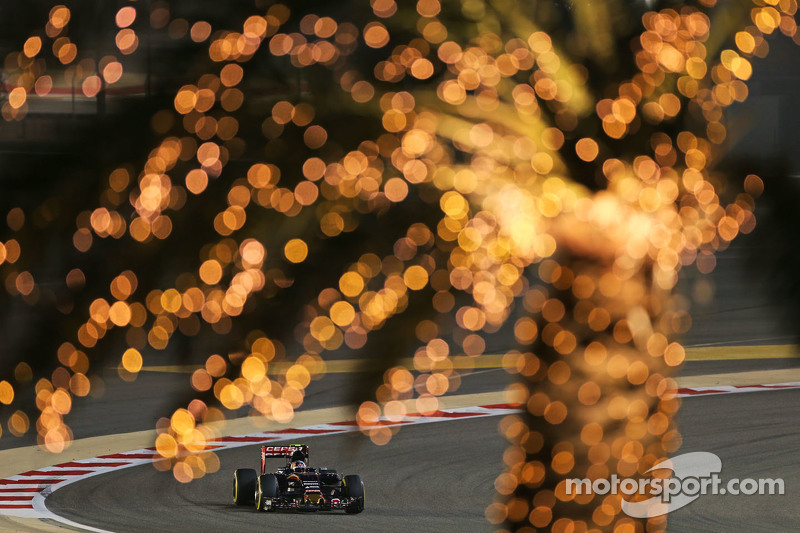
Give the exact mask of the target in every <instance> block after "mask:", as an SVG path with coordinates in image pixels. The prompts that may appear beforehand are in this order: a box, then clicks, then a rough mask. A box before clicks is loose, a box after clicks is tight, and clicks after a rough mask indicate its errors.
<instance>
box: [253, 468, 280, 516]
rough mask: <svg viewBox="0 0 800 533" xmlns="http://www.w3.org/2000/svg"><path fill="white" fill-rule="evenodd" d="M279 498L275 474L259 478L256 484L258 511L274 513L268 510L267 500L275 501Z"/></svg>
mask: <svg viewBox="0 0 800 533" xmlns="http://www.w3.org/2000/svg"><path fill="white" fill-rule="evenodd" d="M277 497H278V478H277V477H275V474H263V475H260V476H258V482H257V483H256V511H267V510H270V511H272V510H273V509H267V507H266V501H265V500H267V499H269V500H273V499H275V498H277Z"/></svg>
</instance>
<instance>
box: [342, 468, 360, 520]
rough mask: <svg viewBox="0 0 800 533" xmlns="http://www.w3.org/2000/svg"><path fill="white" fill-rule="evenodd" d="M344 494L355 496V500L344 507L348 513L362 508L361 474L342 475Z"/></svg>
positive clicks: (355, 512)
mask: <svg viewBox="0 0 800 533" xmlns="http://www.w3.org/2000/svg"><path fill="white" fill-rule="evenodd" d="M342 484H343V485H344V495H345V496H346V497H348V498H356V501H355V502H354V503H352V504H350V505H348V506H347V508H345V510H344V511H345V512H346V513H349V514H357V513H360V512H361V511H363V510H364V482H363V481H362V480H361V476H357V475H351V476H344V482H343V483H342Z"/></svg>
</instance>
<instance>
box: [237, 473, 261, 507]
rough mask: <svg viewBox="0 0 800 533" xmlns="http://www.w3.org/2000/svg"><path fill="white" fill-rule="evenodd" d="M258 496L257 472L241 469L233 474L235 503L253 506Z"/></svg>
mask: <svg viewBox="0 0 800 533" xmlns="http://www.w3.org/2000/svg"><path fill="white" fill-rule="evenodd" d="M255 495H256V471H255V470H253V469H252V468H239V469H237V470H236V472H234V473H233V503H235V504H236V505H253V504H254V503H255V500H256V498H255Z"/></svg>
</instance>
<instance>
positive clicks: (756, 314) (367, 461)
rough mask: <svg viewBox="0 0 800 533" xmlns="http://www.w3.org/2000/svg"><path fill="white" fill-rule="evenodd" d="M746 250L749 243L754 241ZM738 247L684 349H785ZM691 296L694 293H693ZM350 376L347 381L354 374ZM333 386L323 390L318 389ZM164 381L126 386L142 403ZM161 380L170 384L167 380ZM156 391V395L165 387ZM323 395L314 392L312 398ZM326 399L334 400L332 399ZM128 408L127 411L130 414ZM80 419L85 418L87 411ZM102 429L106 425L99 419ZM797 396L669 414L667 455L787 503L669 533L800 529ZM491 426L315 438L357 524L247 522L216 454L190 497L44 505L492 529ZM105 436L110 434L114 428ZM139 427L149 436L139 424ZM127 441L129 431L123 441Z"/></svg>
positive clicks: (341, 527) (95, 486) (146, 476)
mask: <svg viewBox="0 0 800 533" xmlns="http://www.w3.org/2000/svg"><path fill="white" fill-rule="evenodd" d="M751 242H752V241H751ZM737 255H738V254H737V250H736V248H732V249H731V250H729V251H727V252H725V253H722V254H720V256H719V258H718V266H717V270H716V271H715V273H714V275H713V281H714V282H715V291H714V293H713V295H712V296H711V297H710V298H709V299H708V300H707V302H706V303H705V304H699V305H696V306H695V308H694V310H693V316H694V327H693V329H692V331H690V332H689V334H688V335H687V336H686V338H685V339H684V342H685V343H686V344H687V345H690V346H691V345H724V344H729V345H733V346H735V345H746V344H771V343H775V344H781V343H787V342H793V339H792V338H791V337H789V336H787V335H786V332H785V331H784V330H782V329H781V328H780V326H779V321H778V320H777V317H776V316H775V313H774V312H773V311H771V310H770V309H769V307H768V306H767V304H766V302H765V301H764V299H763V297H762V296H761V295H760V293H759V292H758V290H757V289H756V288H755V286H754V285H753V284H752V283H751V281H752V280H751V279H750V278H749V277H748V276H747V275H746V274H745V273H744V272H743V271H742V270H741V268H740V267H739V266H738V265H740V264H741V260H740V259H739V258H738V257H737ZM707 282H708V280H706V279H703V278H700V277H699V276H691V275H686V276H685V277H684V278H683V280H682V283H683V284H684V287H683V289H684V292H685V293H687V294H692V293H697V292H703V291H704V290H705V289H707V287H705V286H704V285H703V284H705V283H707ZM698 287H699V289H698ZM797 366H798V362H797V361H795V360H786V359H781V360H770V359H759V360H751V361H704V362H696V363H688V364H687V365H686V366H685V367H684V369H683V372H684V374H686V375H692V374H704V373H714V372H735V371H745V370H755V369H767V368H774V369H779V368H791V367H795V368H796V367H797ZM351 377H352V376H351ZM329 378H332V381H326V380H327V379H329ZM163 379H167V378H166V377H164V378H162V377H155V376H154V377H153V379H152V380H150V379H148V380H144V381H142V382H139V383H138V384H137V385H136V388H139V392H143V393H145V395H146V396H150V394H151V393H153V392H154V391H153V387H154V385H155V384H156V382H158V381H159V380H163ZM169 379H172V378H169ZM508 379H509V378H508V375H507V374H506V373H505V372H503V371H502V370H501V371H487V372H485V373H484V374H480V375H475V376H472V377H468V378H466V379H464V381H463V383H462V387H461V389H460V390H459V391H458V392H459V393H469V392H478V391H480V390H499V389H502V388H503V387H504V386H505V384H507V383H508ZM326 380H323V381H322V382H320V383H319V387H320V391H319V395H318V396H317V395H315V394H312V395H311V396H312V397H311V398H309V400H310V401H309V403H310V404H311V403H314V402H315V401H320V402H322V401H323V400H330V399H331V397H339V395H342V396H343V394H342V391H343V390H344V389H345V388H346V387H347V385H348V379H346V378H345V376H341V377H335V376H329V377H328V378H326ZM162 390H163V389H162ZM323 391H324V392H323ZM331 393H333V394H331ZM134 404H135V402H134ZM87 414H88V413H87ZM95 414H97V415H98V416H97V417H86V420H87V422H86V427H85V428H84V430H85V431H86V432H88V433H101V432H103V430H106V431H107V428H108V426H106V425H105V423H106V422H112V423H113V422H116V424H119V426H120V427H119V428H118V429H119V430H121V431H122V430H125V429H126V428H129V427H131V429H132V426H135V425H138V424H142V420H141V413H140V414H139V416H138V417H136V416H134V415H132V414H131V413H129V412H126V413H121V412H113V414H105V415H104V414H103V412H102V410H99V411H97V412H96V413H95ZM110 418H113V419H114V420H113V421H112V420H109V419H110ZM798 419H800V391H797V390H795V391H775V392H760V393H747V394H730V395H722V396H710V397H698V398H687V399H684V401H683V406H682V408H681V410H680V412H679V429H680V430H681V433H682V435H683V438H684V445H683V447H682V448H681V449H680V451H679V452H678V453H685V452H690V451H706V452H713V453H716V454H717V455H719V456H720V458H721V459H722V465H723V470H722V478H723V480H728V479H732V478H747V477H750V478H778V477H780V478H783V479H784V481H785V491H786V494H785V495H784V496H711V495H707V496H701V497H700V498H699V499H697V500H696V501H694V502H693V503H691V504H690V505H688V506H687V507H685V508H683V509H681V510H679V511H677V512H674V513H672V514H671V515H670V516H669V528H668V530H669V531H671V532H675V533H683V532H687V533H688V532H693V533H694V532H719V531H726V532H728V531H731V532H738V531H746V532H750V531H753V532H759V531H765V532H767V531H769V532H776V531H777V532H780V531H797V530H798V526H797V521H798V520H797V517H798V516H800V498H798V495H800V461H798V457H800V429H799V428H798V426H797V420H798ZM498 421H499V419H498V418H497V417H492V418H484V419H477V420H463V421H455V422H448V423H442V424H425V425H421V426H413V427H406V428H403V430H402V431H400V432H399V433H398V434H397V435H396V436H395V438H394V439H393V440H392V441H391V443H390V445H388V446H385V447H375V446H372V445H363V446H361V447H356V443H357V442H358V441H357V440H354V437H352V436H347V435H337V436H326V437H314V438H310V439H303V440H304V441H305V440H308V443H309V444H310V445H311V447H312V448H311V451H312V456H311V459H312V462H313V464H316V465H325V464H327V466H331V467H333V468H337V469H339V470H342V471H344V472H346V473H350V472H352V473H359V474H361V475H362V476H363V477H364V479H365V484H366V490H367V510H366V511H365V512H364V513H362V514H360V515H355V516H352V515H340V514H327V515H323V514H312V515H302V516H298V515H294V514H267V515H265V514H257V513H255V512H254V511H251V510H250V509H245V508H236V507H234V506H233V505H232V503H231V501H230V499H231V497H230V492H231V491H230V483H231V474H232V471H233V470H234V469H235V468H238V467H243V466H244V467H247V466H255V464H256V462H257V461H256V459H257V451H256V450H257V448H256V447H255V446H254V447H247V448H243V449H238V450H230V451H225V452H222V453H221V454H220V459H221V462H222V465H221V469H220V471H219V473H216V474H214V475H210V476H207V477H205V478H203V479H201V480H199V481H197V482H193V483H191V484H189V485H181V484H180V483H178V482H176V481H175V480H174V478H173V477H172V476H171V475H170V474H168V473H167V474H164V473H161V472H157V471H155V470H154V469H153V468H152V466H143V467H136V468H131V469H127V470H122V471H119V472H115V473H112V474H105V475H101V476H97V477H94V478H90V479H87V480H85V481H81V482H79V483H76V484H74V485H70V486H67V487H64V488H63V489H60V490H58V491H56V492H55V493H54V494H53V495H52V496H51V497H49V498H48V499H47V505H48V507H49V508H50V509H51V510H52V511H54V512H56V513H58V514H61V515H63V516H65V517H67V518H70V519H72V520H74V521H76V522H80V523H84V524H89V525H93V526H95V527H101V528H104V529H107V530H111V531H120V532H129V531H130V532H139V531H141V532H144V531H148V532H150V531H181V532H182V531H191V532H206V531H208V532H212V531H213V532H216V531H254V530H263V529H267V528H269V529H270V530H274V531H312V530H314V529H322V530H324V531H431V532H444V531H458V532H462V531H470V532H471V531H489V530H491V529H492V528H491V527H490V525H489V524H488V523H487V522H486V521H485V520H484V518H483V510H484V509H485V507H486V505H487V504H488V503H489V502H490V501H491V498H492V495H493V486H492V485H493V481H494V478H495V477H496V475H497V473H498V472H499V471H500V470H501V468H502V464H501V457H502V451H503V449H504V448H505V445H504V442H503V440H502V438H501V437H499V436H498V434H497V430H496V427H497V422H498ZM115 427H116V426H115ZM149 427H152V425H150V426H149ZM128 430H130V429H128Z"/></svg>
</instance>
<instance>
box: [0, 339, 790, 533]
mask: <svg viewBox="0 0 800 533" xmlns="http://www.w3.org/2000/svg"><path fill="white" fill-rule="evenodd" d="M798 355H799V354H798V348H797V347H796V346H794V345H772V346H737V347H732V346H713V347H695V348H687V361H689V362H691V361H726V360H727V361H742V360H757V359H792V358H797V357H798ZM333 363H334V364H333V365H331V367H330V368H328V371H329V372H334V373H347V372H352V371H354V370H355V369H356V368H358V366H359V365H358V362H357V361H339V362H336V361H335V362H333ZM476 363H477V364H476ZM472 365H474V366H473V368H482V369H497V370H501V369H502V356H499V355H492V354H487V355H484V356H482V357H481V358H480V359H479V360H478V361H477V362H475V363H472ZM143 370H145V371H147V370H149V371H152V372H189V371H193V368H189V367H185V368H184V367H151V368H149V369H147V368H145V369H143ZM677 384H678V387H677V389H675V390H674V394H675V396H676V397H682V398H687V397H697V396H708V395H720V394H732V393H747V392H765V391H771V390H785V389H798V388H800V368H788V369H787V368H782V369H778V370H755V371H745V372H728V373H718V374H704V375H693V376H686V377H681V378H678V379H677ZM443 400H444V401H443V402H442V407H441V408H440V409H438V410H436V411H435V412H432V413H425V414H422V413H412V414H409V415H407V416H405V417H404V418H403V419H401V420H393V421H383V422H384V423H391V424H397V425H404V426H405V425H416V424H430V423H443V422H448V421H454V420H463V419H467V418H482V417H491V416H501V415H507V414H512V413H514V412H516V411H517V409H518V405H515V404H512V403H508V398H507V397H506V395H505V393H502V392H500V393H483V394H468V395H460V396H451V397H445V398H443ZM347 413H348V411H347V410H346V409H344V408H331V409H320V410H316V411H310V412H302V411H301V412H299V413H297V416H296V418H295V420H294V421H293V427H292V426H283V427H277V428H276V429H270V430H267V431H258V432H252V431H247V430H248V428H250V429H252V427H253V426H252V424H250V425H246V423H247V421H246V420H244V419H243V420H236V421H230V422H229V423H228V427H227V431H226V433H227V434H226V435H225V436H222V437H219V438H218V439H216V440H215V441H212V442H210V443H209V445H208V446H207V450H214V451H222V450H225V449H230V448H239V447H243V446H253V445H257V444H259V443H273V442H275V443H277V442H286V441H302V440H303V439H304V438H308V437H312V436H317V435H332V434H337V433H349V432H356V431H359V430H360V429H359V427H358V425H357V424H356V423H355V421H353V420H347V419H346V417H347ZM337 417H338V418H337ZM308 422H310V423H308ZM154 437H155V434H154V433H153V432H136V433H131V434H126V435H110V436H106V437H95V438H89V439H82V440H81V441H76V442H75V443H73V446H72V447H71V452H69V455H70V457H69V459H70V460H68V461H65V462H60V463H58V464H50V463H49V462H48V459H50V460H52V459H53V458H54V457H59V456H52V455H48V454H46V453H45V452H41V451H40V450H38V449H37V448H36V447H28V448H16V449H11V450H4V451H0V464H5V465H6V466H5V467H4V468H3V467H0V476H5V477H3V478H2V479H0V529H1V530H14V531H59V530H64V529H71V530H75V529H78V530H83V531H96V532H104V531H105V530H102V529H98V528H94V527H91V526H87V525H83V524H78V523H75V522H73V521H71V520H69V519H67V518H64V517H61V516H58V515H56V514H55V513H53V512H51V511H49V510H48V508H47V505H46V499H47V497H48V496H49V495H50V494H52V493H53V492H54V491H56V490H58V489H60V488H62V487H65V486H67V485H70V484H72V483H76V482H79V481H81V480H83V479H86V478H88V477H92V476H97V475H102V474H105V473H108V472H113V471H116V470H118V469H122V468H130V467H134V466H140V465H144V464H149V463H152V462H153V461H154V460H156V459H157V458H158V456H156V455H154V454H155V448H154V447H150V446H145V447H137V448H134V446H135V445H136V444H139V443H142V442H147V441H148V440H149V442H150V443H152V442H153V440H152V439H154ZM104 442H105V443H108V442H116V443H117V447H119V446H123V447H124V446H126V445H127V446H128V448H129V449H127V450H126V451H115V452H114V453H103V454H96V455H95V454H94V453H93V451H95V450H98V449H105V450H108V449H109V446H107V445H104V444H103V443H104ZM26 454H27V455H31V454H32V455H34V456H35V457H33V458H32V457H24V455H26ZM63 456H64V454H62V455H61V457H63ZM29 465H30V466H32V467H33V468H32V469H30V470H28V471H25V472H22V473H12V472H13V469H14V468H15V467H17V468H19V467H25V466H29ZM9 469H11V472H9ZM9 474H12V475H9Z"/></svg>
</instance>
